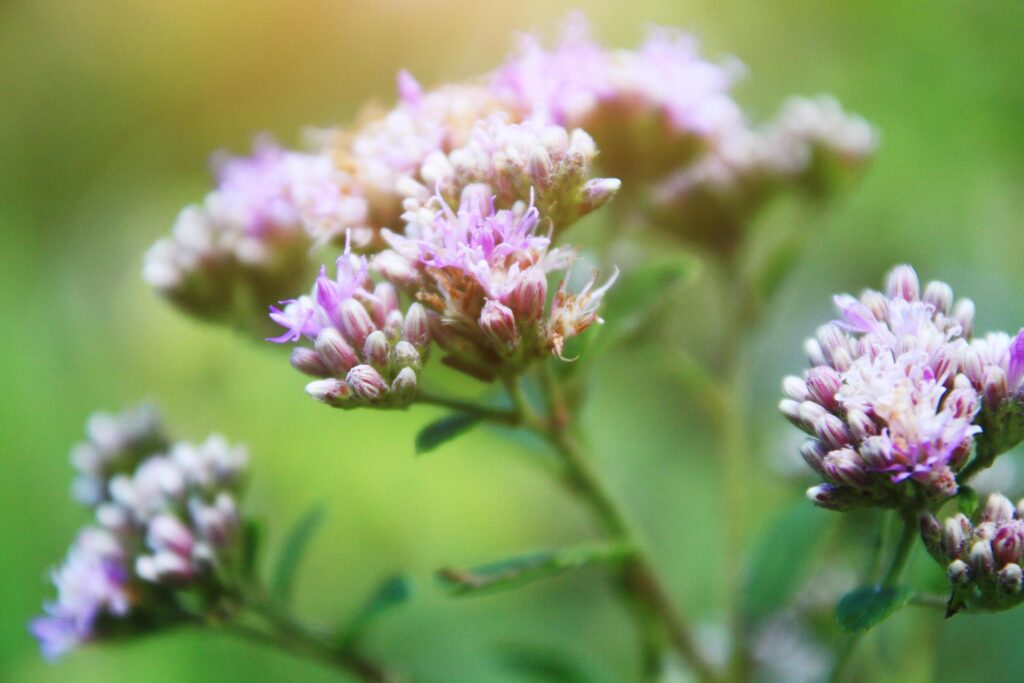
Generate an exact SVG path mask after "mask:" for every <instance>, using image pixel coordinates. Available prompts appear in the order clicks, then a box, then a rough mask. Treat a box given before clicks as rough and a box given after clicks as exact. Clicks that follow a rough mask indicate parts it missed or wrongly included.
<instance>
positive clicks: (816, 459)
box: [800, 439, 828, 475]
mask: <svg viewBox="0 0 1024 683" xmlns="http://www.w3.org/2000/svg"><path fill="white" fill-rule="evenodd" d="M827 454H828V450H827V449H826V448H825V444H823V443H821V442H820V441H818V440H817V439H804V442H803V443H802V444H800V455H801V456H802V457H803V459H804V462H806V463H807V465H808V466H809V467H810V468H811V469H813V470H814V471H815V472H818V473H819V474H822V475H824V474H825V470H824V469H823V466H822V463H823V461H824V460H825V456H826V455H827Z"/></svg>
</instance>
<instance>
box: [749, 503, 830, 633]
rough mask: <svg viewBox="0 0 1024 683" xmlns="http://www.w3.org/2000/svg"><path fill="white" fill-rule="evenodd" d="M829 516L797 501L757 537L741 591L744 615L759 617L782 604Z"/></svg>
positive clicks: (807, 567)
mask: <svg viewBox="0 0 1024 683" xmlns="http://www.w3.org/2000/svg"><path fill="white" fill-rule="evenodd" d="M833 517H834V515H831V516H830V515H829V514H828V513H827V512H823V511H822V510H819V509H818V508H816V507H814V506H813V505H810V504H808V503H807V501H806V500H800V501H798V502H796V503H794V504H793V505H792V506H791V507H789V508H788V509H787V510H785V511H784V512H783V513H782V514H781V515H780V516H779V517H778V519H777V520H776V521H775V522H774V523H773V524H772V525H771V526H770V527H769V528H768V530H767V531H765V532H764V533H762V534H761V535H759V536H758V541H757V543H756V544H755V545H754V547H753V549H752V551H751V553H750V556H749V558H748V559H749V565H748V567H747V570H746V584H745V585H744V592H743V609H744V614H745V615H746V616H747V618H749V619H751V620H758V619H763V618H764V617H766V616H768V615H770V614H772V613H773V612H775V611H776V610H778V609H779V608H780V607H782V606H784V605H785V604H786V602H787V601H788V600H789V599H790V597H791V596H792V595H793V592H794V591H795V590H796V589H797V588H798V587H799V586H800V583H801V581H803V579H804V578H805V577H806V575H807V572H808V571H809V570H810V568H811V564H812V562H813V561H814V559H815V552H814V550H815V548H816V547H817V546H818V545H819V544H820V542H821V540H822V538H823V537H824V535H825V531H826V529H828V528H829V525H830V523H831V520H832V518H833Z"/></svg>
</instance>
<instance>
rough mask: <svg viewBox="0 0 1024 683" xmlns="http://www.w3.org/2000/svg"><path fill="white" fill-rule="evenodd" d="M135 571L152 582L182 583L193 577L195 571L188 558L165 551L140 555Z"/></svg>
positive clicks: (145, 579)
mask: <svg viewBox="0 0 1024 683" xmlns="http://www.w3.org/2000/svg"><path fill="white" fill-rule="evenodd" d="M135 573H136V574H138V575H139V578H141V579H142V580H143V581H149V582H150V583H165V582H167V583H181V582H183V581H188V580H189V579H191V578H192V576H193V575H194V573H195V572H194V571H193V570H192V563H191V562H190V561H189V559H188V558H186V557H183V556H181V555H178V554H176V553H172V552H166V551H165V552H158V553H156V554H155V555H143V556H141V557H139V558H138V559H137V560H136V561H135Z"/></svg>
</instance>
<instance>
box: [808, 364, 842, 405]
mask: <svg viewBox="0 0 1024 683" xmlns="http://www.w3.org/2000/svg"><path fill="white" fill-rule="evenodd" d="M841 386H842V380H841V379H840V377H839V373H837V372H836V371H835V370H833V369H832V368H830V367H828V366H827V365H822V366H820V367H817V368H811V370H810V371H808V373H807V393H808V395H809V398H810V400H812V401H814V402H815V403H820V404H821V405H822V406H823V407H824V408H825V409H826V410H830V411H831V410H835V409H836V408H837V407H838V404H837V403H836V394H837V393H838V392H839V388H840V387H841Z"/></svg>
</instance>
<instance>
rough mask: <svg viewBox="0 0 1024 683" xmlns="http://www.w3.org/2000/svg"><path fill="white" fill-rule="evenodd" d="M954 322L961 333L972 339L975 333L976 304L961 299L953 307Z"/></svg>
mask: <svg viewBox="0 0 1024 683" xmlns="http://www.w3.org/2000/svg"><path fill="white" fill-rule="evenodd" d="M953 320H955V321H956V323H957V324H958V325H959V326H960V329H961V333H962V334H963V335H964V336H965V337H968V338H970V336H971V335H972V334H973V333H974V302H973V301H971V300H970V299H960V300H959V301H957V302H956V305H954V306H953Z"/></svg>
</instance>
